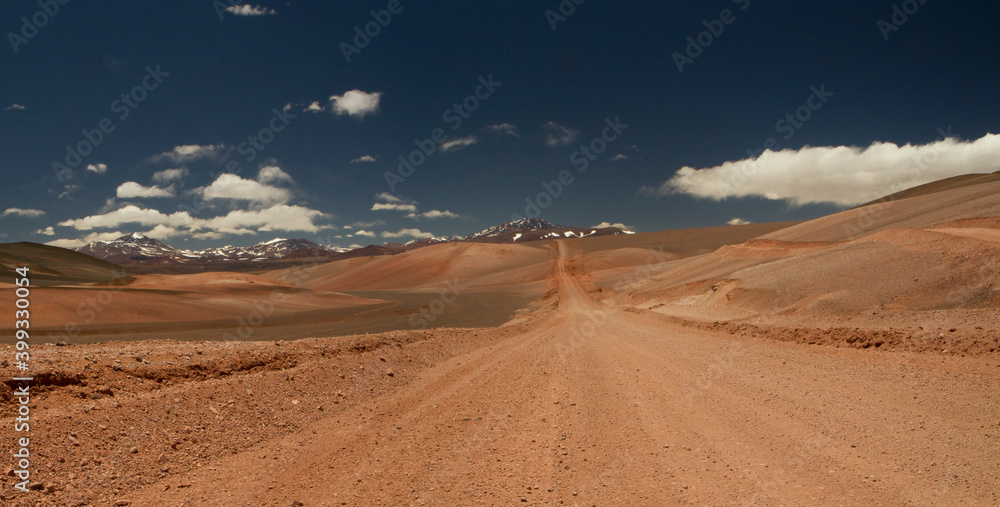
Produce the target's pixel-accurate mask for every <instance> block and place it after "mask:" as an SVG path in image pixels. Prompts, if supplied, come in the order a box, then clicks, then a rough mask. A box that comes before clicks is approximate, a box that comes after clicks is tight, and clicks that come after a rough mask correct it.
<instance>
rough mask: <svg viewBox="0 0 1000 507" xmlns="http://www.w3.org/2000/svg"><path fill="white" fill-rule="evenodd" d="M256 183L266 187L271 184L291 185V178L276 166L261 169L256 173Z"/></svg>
mask: <svg viewBox="0 0 1000 507" xmlns="http://www.w3.org/2000/svg"><path fill="white" fill-rule="evenodd" d="M257 181H259V182H261V183H263V184H265V185H267V184H271V183H292V177H291V176H289V175H288V173H286V172H285V171H282V170H281V168H280V167H277V166H273V165H270V166H266V167H261V168H260V172H259V173H257Z"/></svg>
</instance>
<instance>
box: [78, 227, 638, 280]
mask: <svg viewBox="0 0 1000 507" xmlns="http://www.w3.org/2000/svg"><path fill="white" fill-rule="evenodd" d="M618 234H635V233H634V232H632V231H626V230H624V229H620V228H617V227H604V228H597V227H586V228H581V227H567V226H565V225H556V224H552V223H550V222H548V221H545V220H542V219H540V218H521V219H519V220H513V221H510V222H506V223H503V224H500V225H495V226H493V227H490V228H488V229H486V230H483V231H480V232H477V233H475V234H471V235H469V236H452V237H434V238H423V239H415V240H412V241H409V242H406V243H403V244H400V243H386V244H385V245H381V246H379V245H370V246H368V247H365V248H358V249H354V250H352V249H349V248H340V247H334V246H330V245H320V244H318V243H314V242H312V241H309V240H307V239H285V238H275V239H272V240H269V241H262V242H260V243H257V244H255V245H252V246H246V247H243V246H230V245H226V246H222V247H216V248H209V249H206V250H184V249H180V248H175V247H172V246H170V245H168V244H166V243H164V242H162V241H159V240H156V239H153V238H150V237H147V236H143V235H142V234H138V233H132V234H126V235H124V236H122V237H120V238H118V239H115V240H113V241H95V242H93V243H90V244H88V245H85V246H82V247H80V248H77V249H76V251H78V252H80V253H84V254H87V255H90V256H92V257H97V258H98V259H102V260H105V261H108V262H112V263H115V264H118V265H120V266H126V267H136V266H148V267H149V268H150V269H160V268H159V267H164V266H166V267H169V266H181V265H189V266H199V265H205V264H211V263H230V264H235V263H239V264H244V263H246V264H256V263H258V262H263V261H277V260H282V259H306V258H327V259H330V260H334V259H339V258H345V257H351V256H369V255H392V254H397V253H400V252H404V251H407V250H412V249H415V248H420V247H425V246H429V245H433V244H437V243H448V242H457V241H471V242H479V243H525V242H528V241H541V240H548V239H564V238H586V237H589V236H610V235H618ZM158 266H159V267H158ZM227 269H228V268H227ZM234 269H235V268H234Z"/></svg>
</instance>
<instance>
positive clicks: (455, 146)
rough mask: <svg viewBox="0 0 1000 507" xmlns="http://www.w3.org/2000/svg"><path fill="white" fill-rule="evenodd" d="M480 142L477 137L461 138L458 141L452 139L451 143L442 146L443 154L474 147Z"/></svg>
mask: <svg viewBox="0 0 1000 507" xmlns="http://www.w3.org/2000/svg"><path fill="white" fill-rule="evenodd" d="M478 142H479V138H478V137H476V136H468V137H460V138H458V139H452V140H450V141H445V142H444V143H442V144H441V152H442V153H448V152H450V151H458V150H461V149H462V148H466V147H469V146H472V145H473V144H476V143H478Z"/></svg>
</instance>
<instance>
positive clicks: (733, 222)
mask: <svg viewBox="0 0 1000 507" xmlns="http://www.w3.org/2000/svg"><path fill="white" fill-rule="evenodd" d="M751 223H753V222H751V221H749V220H744V219H742V218H740V217H733V218H732V219H731V220H729V221H728V222H726V224H728V225H747V224H751Z"/></svg>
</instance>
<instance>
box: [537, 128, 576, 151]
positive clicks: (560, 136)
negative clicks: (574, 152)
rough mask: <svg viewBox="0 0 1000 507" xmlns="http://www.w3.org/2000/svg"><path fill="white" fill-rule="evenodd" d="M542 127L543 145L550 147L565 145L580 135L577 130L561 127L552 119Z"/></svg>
mask: <svg viewBox="0 0 1000 507" xmlns="http://www.w3.org/2000/svg"><path fill="white" fill-rule="evenodd" d="M542 128H544V129H545V146H548V147H550V148H556V147H559V146H566V145H567V144H569V143H572V142H573V141H575V140H576V138H577V137H579V135H580V131H579V130H577V129H571V128H568V127H563V126H562V125H560V124H558V123H556V122H554V121H550V122H548V123H546V124H545V125H543V126H542Z"/></svg>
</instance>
